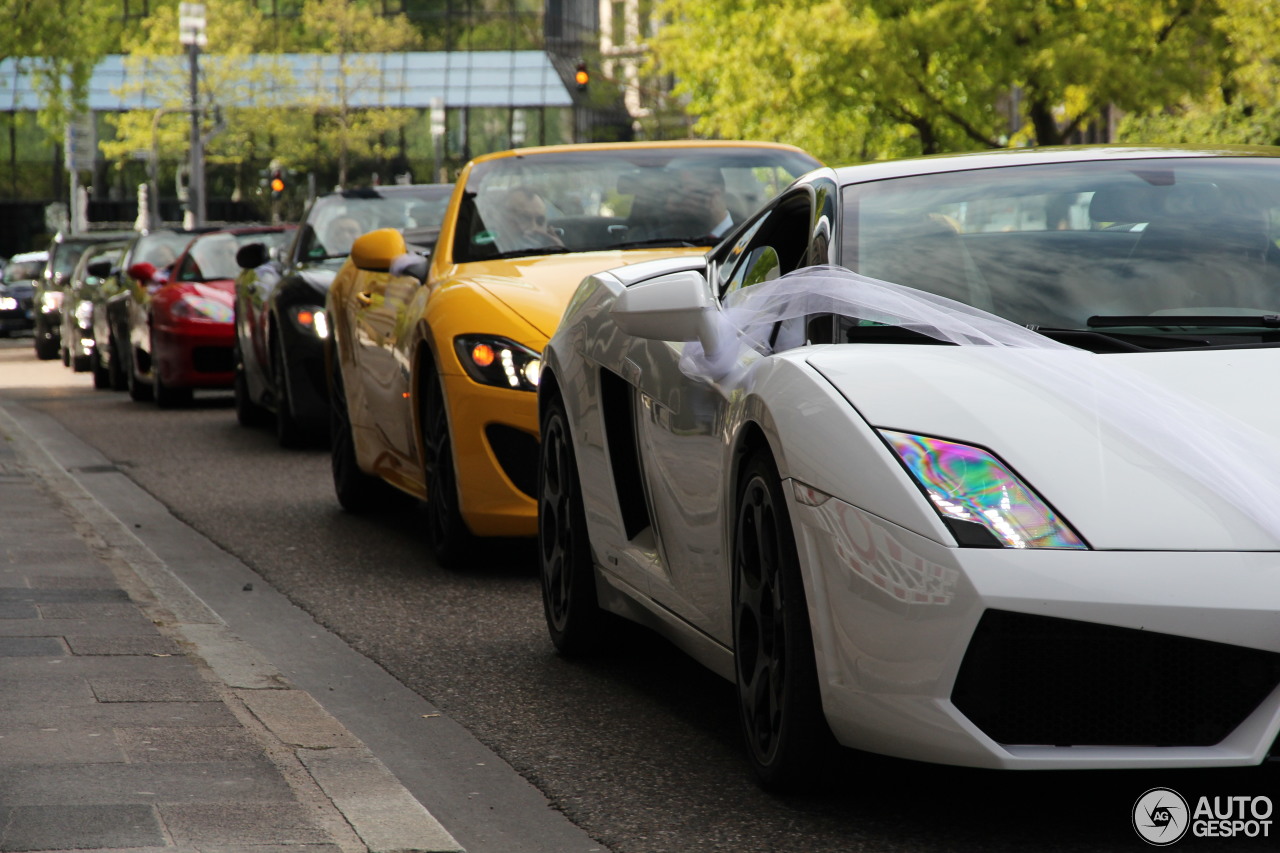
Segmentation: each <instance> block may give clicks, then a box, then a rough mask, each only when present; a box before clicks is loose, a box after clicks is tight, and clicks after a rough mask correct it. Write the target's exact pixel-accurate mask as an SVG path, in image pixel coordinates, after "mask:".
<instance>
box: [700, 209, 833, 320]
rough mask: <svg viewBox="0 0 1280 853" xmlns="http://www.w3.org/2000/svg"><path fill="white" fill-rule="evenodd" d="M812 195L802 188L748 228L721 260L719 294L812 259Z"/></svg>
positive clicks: (775, 274) (790, 268) (722, 295)
mask: <svg viewBox="0 0 1280 853" xmlns="http://www.w3.org/2000/svg"><path fill="white" fill-rule="evenodd" d="M812 226H813V198H812V195H811V194H810V192H809V190H808V189H806V188H800V189H799V190H797V191H796V192H793V193H791V194H789V195H788V196H786V197H784V198H782V199H781V200H779V201H778V202H777V203H776V204H775V205H773V207H772V209H770V210H768V211H767V212H765V213H764V214H762V215H761V217H760V218H759V219H758V220H757V221H756V222H755V223H754V224H752V225H751V226H750V227H749V228H747V229H746V230H745V231H744V232H743V234H742V236H741V237H740V238H739V239H738V240H737V241H736V242H735V243H734V245H733V246H732V247H731V248H730V249H729V250H728V252H727V253H726V254H725V255H724V257H723V259H722V261H721V267H720V269H721V275H720V298H721V299H723V298H725V297H727V296H728V295H729V294H731V293H733V292H734V291H736V290H739V289H741V288H743V287H750V286H752V285H754V284H759V283H761V282H764V281H770V280H772V279H775V278H777V277H778V276H781V275H785V274H786V273H789V272H791V271H792V270H795V269H798V268H800V267H802V266H805V265H806V264H808V263H811V261H810V260H809V259H810V258H811V257H812V256H813V253H811V252H810V251H809V241H810V237H811V236H812V230H811V229H812Z"/></svg>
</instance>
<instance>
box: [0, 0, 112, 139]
mask: <svg viewBox="0 0 1280 853" xmlns="http://www.w3.org/2000/svg"><path fill="white" fill-rule="evenodd" d="M6 12H7V14H6V16H5V24H4V26H3V27H0V61H3V60H6V59H11V60H15V61H16V62H17V63H18V65H19V66H20V67H21V68H22V69H23V70H29V71H31V72H32V74H33V78H34V80H35V84H36V88H37V91H38V92H39V93H40V100H41V104H40V109H39V111H38V120H39V122H40V124H41V126H42V127H44V128H45V129H46V130H47V131H48V132H49V133H50V135H51V136H53V137H54V138H61V137H62V135H63V132H64V128H65V126H66V123H67V120H68V119H69V118H71V117H73V116H75V115H77V114H79V113H82V112H83V111H84V110H85V108H86V106H87V103H88V98H89V78H90V77H91V76H92V74H93V69H94V67H95V66H96V65H97V64H98V62H99V61H100V60H101V59H102V58H103V57H104V56H106V54H107V53H108V52H109V51H110V50H111V49H112V48H113V47H114V46H115V44H116V43H117V39H118V38H119V34H120V27H121V24H120V19H119V6H118V4H117V3H115V2H112V0H16V2H13V3H9V4H6Z"/></svg>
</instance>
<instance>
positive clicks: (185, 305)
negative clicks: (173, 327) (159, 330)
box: [169, 293, 235, 323]
mask: <svg viewBox="0 0 1280 853" xmlns="http://www.w3.org/2000/svg"><path fill="white" fill-rule="evenodd" d="M169 313H170V314H171V315H173V316H174V317H176V318H179V319H182V320H210V321H212V322H215V323H230V322H231V321H232V319H233V317H234V314H235V312H234V311H233V310H232V308H231V306H230V305H228V304H226V303H225V302H219V301H218V300H216V299H209V298H207V297H204V296H194V295H192V294H190V293H188V294H184V295H183V296H180V297H178V300H177V301H176V302H174V303H173V304H172V305H171V306H170V307H169Z"/></svg>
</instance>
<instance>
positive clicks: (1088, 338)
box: [1027, 326, 1210, 352]
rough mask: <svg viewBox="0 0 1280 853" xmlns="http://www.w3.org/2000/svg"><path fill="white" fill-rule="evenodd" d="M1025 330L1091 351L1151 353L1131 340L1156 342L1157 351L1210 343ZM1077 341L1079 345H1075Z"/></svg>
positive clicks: (1147, 335) (1085, 331)
mask: <svg viewBox="0 0 1280 853" xmlns="http://www.w3.org/2000/svg"><path fill="white" fill-rule="evenodd" d="M1027 328H1029V329H1031V330H1032V331H1033V332H1038V333H1040V334H1042V335H1044V336H1045V337H1047V338H1052V339H1053V340H1055V341H1057V342H1058V343H1063V344H1068V345H1070V346H1078V347H1080V348H1081V349H1088V350H1093V351H1096V345H1097V344H1104V345H1110V346H1111V347H1114V348H1115V349H1116V350H1117V351H1121V352H1151V350H1152V347H1150V346H1143V345H1142V344H1139V343H1135V342H1134V341H1133V340H1132V339H1133V338H1138V339H1139V340H1146V341H1158V342H1159V343H1160V344H1161V346H1159V347H1158V349H1170V347H1169V344H1184V345H1186V346H1188V347H1206V346H1209V345H1210V342H1209V341H1206V340H1205V339H1204V338H1187V337H1182V336H1179V335H1153V334H1150V333H1146V332H1126V333H1124V334H1118V335H1117V334H1106V333H1105V332H1095V331H1093V330H1092V329H1058V328H1050V327H1047V326H1028V327H1027ZM1077 340H1078V341H1079V343H1077ZM1090 342H1093V343H1094V344H1095V346H1090V345H1089V343H1090Z"/></svg>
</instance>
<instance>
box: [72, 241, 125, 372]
mask: <svg viewBox="0 0 1280 853" xmlns="http://www.w3.org/2000/svg"><path fill="white" fill-rule="evenodd" d="M124 245H125V244H124V243H123V242H120V243H103V244H101V245H99V246H93V247H91V248H90V249H88V250H87V251H86V252H85V253H84V254H82V255H81V256H80V260H79V261H78V262H77V263H76V267H75V270H74V271H73V272H72V273H71V277H70V278H68V279H67V283H66V285H65V286H64V287H63V290H62V309H63V310H62V326H61V328H60V330H59V338H60V340H61V343H60V345H59V350H60V351H61V353H62V363H63V364H65V365H67V366H68V367H70V368H71V369H72V370H74V371H75V372H76V373H84V372H85V371H87V370H88V369H89V368H90V367H91V366H92V357H93V351H94V341H93V315H94V313H95V312H96V311H97V310H98V305H97V300H96V298H95V297H96V295H97V291H98V288H100V287H101V286H102V285H103V283H104V282H105V281H106V278H107V275H108V274H109V273H110V271H111V269H112V267H113V266H114V265H115V264H116V263H118V262H119V260H120V253H121V252H122V251H123V250H124ZM94 387H98V388H101V387H103V386H102V385H99V384H98V381H97V378H96V377H95V379H94Z"/></svg>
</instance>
